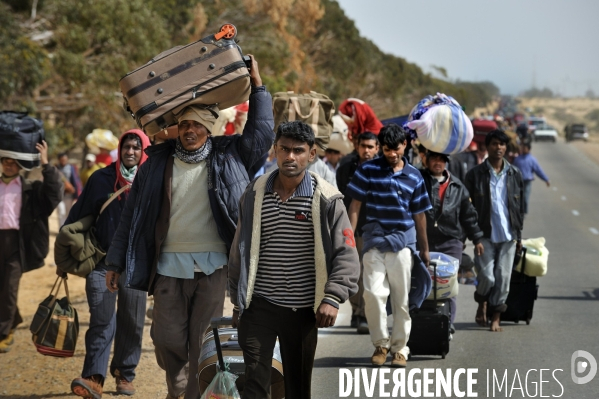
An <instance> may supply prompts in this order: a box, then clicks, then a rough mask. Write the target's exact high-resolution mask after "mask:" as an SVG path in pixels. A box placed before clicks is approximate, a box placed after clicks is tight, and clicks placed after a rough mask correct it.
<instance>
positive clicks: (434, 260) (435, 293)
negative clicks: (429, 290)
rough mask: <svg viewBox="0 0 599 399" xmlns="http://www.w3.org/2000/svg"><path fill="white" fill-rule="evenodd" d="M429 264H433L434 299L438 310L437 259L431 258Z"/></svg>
mask: <svg viewBox="0 0 599 399" xmlns="http://www.w3.org/2000/svg"><path fill="white" fill-rule="evenodd" d="M428 264H429V265H432V266H433V282H434V283H433V284H434V285H433V300H434V303H435V311H437V259H431V260H430V261H429V262H428Z"/></svg>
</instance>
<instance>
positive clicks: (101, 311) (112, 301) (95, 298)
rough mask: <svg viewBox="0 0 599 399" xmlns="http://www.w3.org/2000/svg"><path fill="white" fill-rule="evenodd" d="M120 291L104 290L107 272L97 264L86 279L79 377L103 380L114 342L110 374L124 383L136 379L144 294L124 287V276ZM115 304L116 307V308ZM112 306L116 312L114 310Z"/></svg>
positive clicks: (142, 323) (142, 329) (143, 320)
mask: <svg viewBox="0 0 599 399" xmlns="http://www.w3.org/2000/svg"><path fill="white" fill-rule="evenodd" d="M118 287H119V290H118V291H117V292H114V293H113V292H110V291H109V290H108V288H106V270H105V269H104V268H103V264H100V265H98V266H97V267H96V269H94V270H93V271H92V272H91V273H90V274H88V275H87V277H86V282H85V293H86V294H87V303H88V305H89V313H90V318H89V328H88V330H87V333H86V334H85V362H84V363H83V371H82V372H81V376H82V377H90V376H92V375H95V374H100V375H102V376H103V377H106V371H107V370H106V369H107V368H108V359H109V358H110V348H111V347H112V341H113V340H114V356H113V357H112V362H111V364H110V374H112V375H113V376H115V377H116V374H115V373H116V371H117V370H118V372H119V375H120V376H121V377H124V378H125V379H126V380H127V381H133V379H134V378H135V368H136V367H137V364H138V363H139V358H140V357H141V340H142V337H143V331H144V322H145V317H146V297H147V293H146V292H143V291H138V290H133V289H130V288H126V287H125V273H123V274H121V277H120V278H119V282H118ZM117 301H118V305H117ZM115 306H117V307H118V308H117V309H115Z"/></svg>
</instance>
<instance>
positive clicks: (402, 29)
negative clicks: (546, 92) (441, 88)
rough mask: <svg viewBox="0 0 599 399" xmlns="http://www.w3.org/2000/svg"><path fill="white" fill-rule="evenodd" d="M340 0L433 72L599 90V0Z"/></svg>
mask: <svg viewBox="0 0 599 399" xmlns="http://www.w3.org/2000/svg"><path fill="white" fill-rule="evenodd" d="M338 1H339V4H340V5H341V7H342V8H343V9H344V11H345V13H346V15H347V16H348V17H349V18H351V19H352V20H353V21H354V22H355V23H356V26H357V27H358V29H359V30H360V33H361V34H362V36H364V37H366V38H368V39H370V40H372V41H373V42H374V43H375V44H376V45H377V46H379V48H380V49H381V50H383V51H385V52H387V53H391V54H394V55H397V56H399V57H402V58H405V59H407V60H408V61H410V62H413V63H416V64H418V65H419V66H420V67H421V68H422V69H424V70H425V71H426V72H432V71H433V69H432V68H431V66H432V65H437V66H441V67H443V68H445V69H446V70H447V73H448V76H449V79H450V80H455V79H460V80H468V81H481V80H490V81H492V82H493V83H495V84H496V85H497V86H498V87H499V88H500V89H501V92H502V93H504V94H518V93H519V92H521V91H523V90H525V89H528V88H530V87H532V85H533V82H534V83H535V84H536V87H538V88H543V87H547V88H549V89H551V90H553V91H554V92H557V93H560V94H562V95H565V96H580V95H584V94H585V93H586V91H587V90H588V89H592V90H593V91H594V92H595V94H596V95H599V0H570V1H565V0H500V1H498V0H427V1H422V0H368V1H365V0H338Z"/></svg>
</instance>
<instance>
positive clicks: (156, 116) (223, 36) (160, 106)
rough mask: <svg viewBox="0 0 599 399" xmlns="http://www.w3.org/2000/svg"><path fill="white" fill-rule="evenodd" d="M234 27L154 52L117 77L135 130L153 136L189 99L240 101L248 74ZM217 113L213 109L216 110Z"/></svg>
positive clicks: (246, 93)
mask: <svg viewBox="0 0 599 399" xmlns="http://www.w3.org/2000/svg"><path fill="white" fill-rule="evenodd" d="M236 35H237V30H236V28H235V27H234V26H233V25H230V24H226V25H223V26H222V27H221V31H220V32H219V33H216V34H214V35H210V36H207V37H205V38H203V39H201V40H199V41H197V42H195V43H191V44H188V45H186V46H177V47H174V48H172V49H170V50H167V51H165V52H163V53H160V54H158V55H157V56H156V57H154V58H153V59H152V60H150V62H148V63H147V64H145V65H144V66H142V67H140V68H137V69H136V70H134V71H132V72H129V73H128V74H127V75H125V76H124V77H123V78H122V79H121V81H120V83H119V84H120V87H121V92H122V93H123V97H124V99H125V104H124V106H125V109H127V110H128V111H129V112H130V113H131V115H132V116H133V118H134V119H135V121H136V122H137V125H138V126H139V128H140V129H143V130H144V131H145V132H146V134H147V135H149V136H153V135H155V134H157V133H159V132H160V131H162V130H164V129H166V128H167V127H169V126H172V125H174V124H176V123H177V121H176V119H175V116H174V115H175V114H177V113H179V112H181V111H182V110H183V108H185V107H186V106H188V105H191V104H202V105H206V106H214V107H218V108H220V109H225V108H229V107H232V106H234V105H237V104H241V103H243V102H245V101H246V100H247V99H248V98H249V95H250V78H249V76H250V75H249V71H248V69H247V66H246V62H247V61H248V60H249V58H245V59H244V56H243V54H242V52H241V48H239V46H238V45H237V43H236V42H235V40H234V39H235V36H236ZM215 112H216V111H215Z"/></svg>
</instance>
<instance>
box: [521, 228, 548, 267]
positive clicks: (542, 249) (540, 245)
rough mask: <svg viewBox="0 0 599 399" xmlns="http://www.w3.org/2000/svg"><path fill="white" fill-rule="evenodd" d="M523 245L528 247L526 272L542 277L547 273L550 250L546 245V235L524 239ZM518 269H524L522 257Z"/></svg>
mask: <svg viewBox="0 0 599 399" xmlns="http://www.w3.org/2000/svg"><path fill="white" fill-rule="evenodd" d="M522 246H524V247H526V266H525V267H524V274H526V275H527V276H531V277H542V276H544V275H546V274H547V261H548V258H549V251H548V250H547V247H546V246H545V237H539V238H529V239H527V240H522ZM516 271H518V272H521V271H522V259H520V262H518V265H517V266H516Z"/></svg>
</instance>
